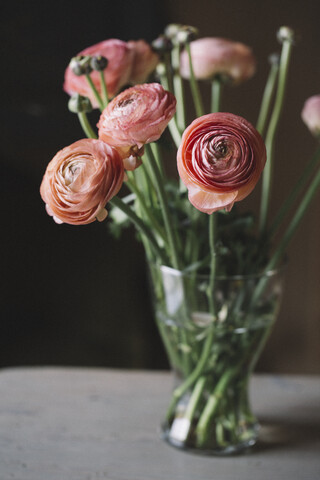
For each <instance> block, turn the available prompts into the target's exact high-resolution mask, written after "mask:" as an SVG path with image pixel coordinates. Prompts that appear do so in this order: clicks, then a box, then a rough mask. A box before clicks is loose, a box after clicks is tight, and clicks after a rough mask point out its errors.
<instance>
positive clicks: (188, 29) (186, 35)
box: [176, 25, 198, 45]
mask: <svg viewBox="0 0 320 480" xmlns="http://www.w3.org/2000/svg"><path fill="white" fill-rule="evenodd" d="M197 36H198V29H197V28H195V27H192V26H191V25H184V26H183V27H181V28H180V29H179V31H178V32H177V36H176V39H177V42H178V43H179V44H180V45H184V44H185V43H189V42H192V40H194V39H195V38H196V37H197Z"/></svg>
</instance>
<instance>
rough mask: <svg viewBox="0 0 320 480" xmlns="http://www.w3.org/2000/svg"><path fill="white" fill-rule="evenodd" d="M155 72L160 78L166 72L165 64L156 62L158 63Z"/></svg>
mask: <svg viewBox="0 0 320 480" xmlns="http://www.w3.org/2000/svg"><path fill="white" fill-rule="evenodd" d="M156 74H157V75H158V77H160V78H161V77H163V76H164V75H165V74H166V66H165V65H164V63H158V65H157V66H156Z"/></svg>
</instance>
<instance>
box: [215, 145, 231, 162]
mask: <svg viewBox="0 0 320 480" xmlns="http://www.w3.org/2000/svg"><path fill="white" fill-rule="evenodd" d="M213 150H214V152H215V154H214V157H215V158H216V159H217V160H219V159H220V158H221V157H224V156H225V155H226V154H227V152H228V145H227V142H226V141H225V140H220V141H219V142H217V143H215V144H214V145H213Z"/></svg>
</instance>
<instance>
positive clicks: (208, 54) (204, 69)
mask: <svg viewBox="0 0 320 480" xmlns="http://www.w3.org/2000/svg"><path fill="white" fill-rule="evenodd" d="M190 50H191V58H192V66H193V71H194V75H195V77H196V78H197V79H199V80H206V79H212V78H214V77H215V76H217V75H221V76H225V77H227V78H228V79H230V80H231V81H232V82H233V83H234V84H237V83H241V82H243V81H244V80H247V79H249V78H250V77H252V75H253V74H254V73H255V69H256V61H255V58H254V56H253V54H252V51H251V49H250V48H249V47H247V46H246V45H244V44H243V43H239V42H233V41H231V40H226V39H224V38H214V37H206V38H199V39H197V40H194V41H193V42H191V43H190ZM180 73H181V75H182V77H183V78H190V66H189V57H188V53H187V51H186V50H184V51H183V52H182V53H181V57H180Z"/></svg>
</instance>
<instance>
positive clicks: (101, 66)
mask: <svg viewBox="0 0 320 480" xmlns="http://www.w3.org/2000/svg"><path fill="white" fill-rule="evenodd" d="M108 63H109V61H108V59H107V58H106V57H103V56H102V55H97V56H95V57H91V60H90V66H91V68H92V70H96V71H97V72H103V70H105V69H106V68H107V66H108Z"/></svg>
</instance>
